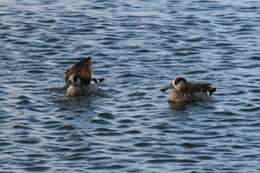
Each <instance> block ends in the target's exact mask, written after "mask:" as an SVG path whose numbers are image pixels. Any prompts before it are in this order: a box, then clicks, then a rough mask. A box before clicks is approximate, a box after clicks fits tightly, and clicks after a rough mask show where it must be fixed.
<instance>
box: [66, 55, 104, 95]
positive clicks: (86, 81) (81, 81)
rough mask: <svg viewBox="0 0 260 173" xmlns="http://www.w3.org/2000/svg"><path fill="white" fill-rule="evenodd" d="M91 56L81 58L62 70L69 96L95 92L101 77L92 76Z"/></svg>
mask: <svg viewBox="0 0 260 173" xmlns="http://www.w3.org/2000/svg"><path fill="white" fill-rule="evenodd" d="M91 65H92V63H91V57H86V58H83V59H81V60H80V61H79V62H78V63H76V64H74V65H72V66H71V67H70V68H68V69H67V70H66V71H65V72H64V81H65V86H64V89H65V90H66V95H67V96H70V97H76V96H84V95H90V94H95V93H97V92H98V91H99V86H100V85H101V84H102V83H103V81H104V79H103V78H100V79H98V78H92V66H91Z"/></svg>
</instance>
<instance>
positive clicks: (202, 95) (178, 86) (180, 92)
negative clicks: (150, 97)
mask: <svg viewBox="0 0 260 173" xmlns="http://www.w3.org/2000/svg"><path fill="white" fill-rule="evenodd" d="M170 88H172V91H171V93H170V97H169V101H170V102H175V103H180V102H182V103H189V102H198V101H207V100H209V99H210V96H211V95H212V94H213V93H214V92H215V91H216V88H215V87H213V86H212V85H211V84H208V83H202V84H199V83H198V84H195V83H190V82H187V81H186V79H184V78H183V77H177V78H176V79H175V80H173V81H172V82H171V84H170V85H169V86H167V87H164V88H162V89H161V91H162V92H163V91H166V90H167V89H170Z"/></svg>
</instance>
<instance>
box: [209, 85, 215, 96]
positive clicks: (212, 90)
mask: <svg viewBox="0 0 260 173" xmlns="http://www.w3.org/2000/svg"><path fill="white" fill-rule="evenodd" d="M216 90H217V89H216V88H215V87H212V86H211V87H210V90H209V92H210V95H212V94H213V93H214V92H216Z"/></svg>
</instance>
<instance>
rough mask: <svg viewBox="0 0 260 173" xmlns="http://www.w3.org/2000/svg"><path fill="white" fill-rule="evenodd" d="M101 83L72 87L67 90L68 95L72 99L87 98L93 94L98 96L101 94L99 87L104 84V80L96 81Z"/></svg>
mask: <svg viewBox="0 0 260 173" xmlns="http://www.w3.org/2000/svg"><path fill="white" fill-rule="evenodd" d="M96 80H98V81H99V82H98V83H96V82H95V81H91V83H90V84H88V85H85V84H81V85H76V86H75V85H70V86H69V87H68V88H67V90H66V94H67V96H70V97H77V96H87V95H92V94H97V93H98V92H99V90H100V89H99V86H100V85H101V84H102V82H103V79H96Z"/></svg>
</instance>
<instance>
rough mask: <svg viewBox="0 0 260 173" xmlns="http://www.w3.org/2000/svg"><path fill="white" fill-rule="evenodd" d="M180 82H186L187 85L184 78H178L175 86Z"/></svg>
mask: <svg viewBox="0 0 260 173" xmlns="http://www.w3.org/2000/svg"><path fill="white" fill-rule="evenodd" d="M180 81H184V82H185V83H186V79H184V78H183V77H178V78H176V79H175V80H174V84H175V85H177V84H178V83H179V82H180Z"/></svg>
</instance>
